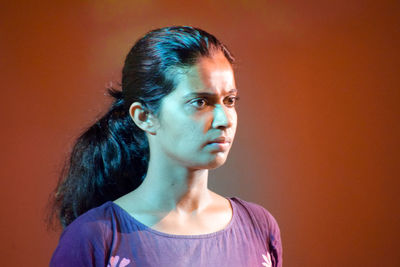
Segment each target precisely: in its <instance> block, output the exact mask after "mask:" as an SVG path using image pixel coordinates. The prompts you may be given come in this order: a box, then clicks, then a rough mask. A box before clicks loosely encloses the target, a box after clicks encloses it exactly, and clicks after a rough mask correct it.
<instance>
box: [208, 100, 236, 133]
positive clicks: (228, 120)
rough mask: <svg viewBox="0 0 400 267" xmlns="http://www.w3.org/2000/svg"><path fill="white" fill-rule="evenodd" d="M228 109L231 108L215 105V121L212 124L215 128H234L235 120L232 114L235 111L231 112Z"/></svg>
mask: <svg viewBox="0 0 400 267" xmlns="http://www.w3.org/2000/svg"><path fill="white" fill-rule="evenodd" d="M228 109H229V108H228V107H225V106H224V105H215V108H214V120H213V122H212V127H213V128H215V129H217V128H229V127H231V126H232V120H233V118H232V114H231V112H235V111H230V110H228Z"/></svg>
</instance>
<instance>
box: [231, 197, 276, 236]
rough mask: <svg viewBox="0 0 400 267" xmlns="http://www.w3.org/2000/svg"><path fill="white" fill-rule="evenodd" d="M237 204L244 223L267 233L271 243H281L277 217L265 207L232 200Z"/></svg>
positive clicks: (235, 199) (237, 209)
mask: <svg viewBox="0 0 400 267" xmlns="http://www.w3.org/2000/svg"><path fill="white" fill-rule="evenodd" d="M230 199H231V201H232V202H233V203H235V207H236V211H237V213H238V217H239V218H240V219H241V220H242V221H243V222H244V223H249V222H250V223H251V224H253V226H254V227H256V228H259V229H260V230H263V231H267V235H268V237H269V239H270V242H272V243H276V242H280V229H279V225H278V222H277V220H276V219H275V217H274V216H273V215H272V214H271V213H270V212H269V211H268V210H266V209H265V208H264V207H263V206H261V205H259V204H256V203H253V202H249V201H245V200H243V199H240V198H238V197H232V198H230Z"/></svg>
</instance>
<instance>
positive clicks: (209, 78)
mask: <svg viewBox="0 0 400 267" xmlns="http://www.w3.org/2000/svg"><path fill="white" fill-rule="evenodd" d="M235 88H236V84H235V77H234V73H233V69H232V66H231V64H230V63H229V61H228V60H227V59H226V58H225V56H224V55H223V54H222V53H217V54H216V55H214V56H212V57H201V58H200V59H199V60H198V61H197V63H196V64H195V65H193V66H192V67H190V68H188V69H187V70H186V71H185V72H184V73H182V74H180V75H178V83H177V87H176V89H175V91H176V94H177V95H181V96H182V95H186V94H188V93H212V94H224V93H228V92H230V91H231V90H233V89H235Z"/></svg>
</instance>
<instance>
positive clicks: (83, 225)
mask: <svg viewBox="0 0 400 267" xmlns="http://www.w3.org/2000/svg"><path fill="white" fill-rule="evenodd" d="M101 228H102V227H101V225H99V224H98V223H96V222H86V221H84V222H82V221H79V220H78V221H74V222H72V223H71V225H69V226H68V227H67V228H65V230H64V232H63V233H62V235H61V237H60V241H59V243H58V246H57V248H56V250H55V251H54V253H53V256H52V258H51V261H50V267H63V266H74V267H80V266H106V255H105V253H106V242H105V240H104V237H103V236H104V233H102V232H103V230H102V229H101Z"/></svg>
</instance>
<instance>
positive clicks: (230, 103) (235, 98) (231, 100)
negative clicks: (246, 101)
mask: <svg viewBox="0 0 400 267" xmlns="http://www.w3.org/2000/svg"><path fill="white" fill-rule="evenodd" d="M238 100H239V97H238V96H228V97H227V98H226V99H225V101H224V102H225V104H226V105H227V106H228V107H234V106H235V104H236V101H238Z"/></svg>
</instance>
